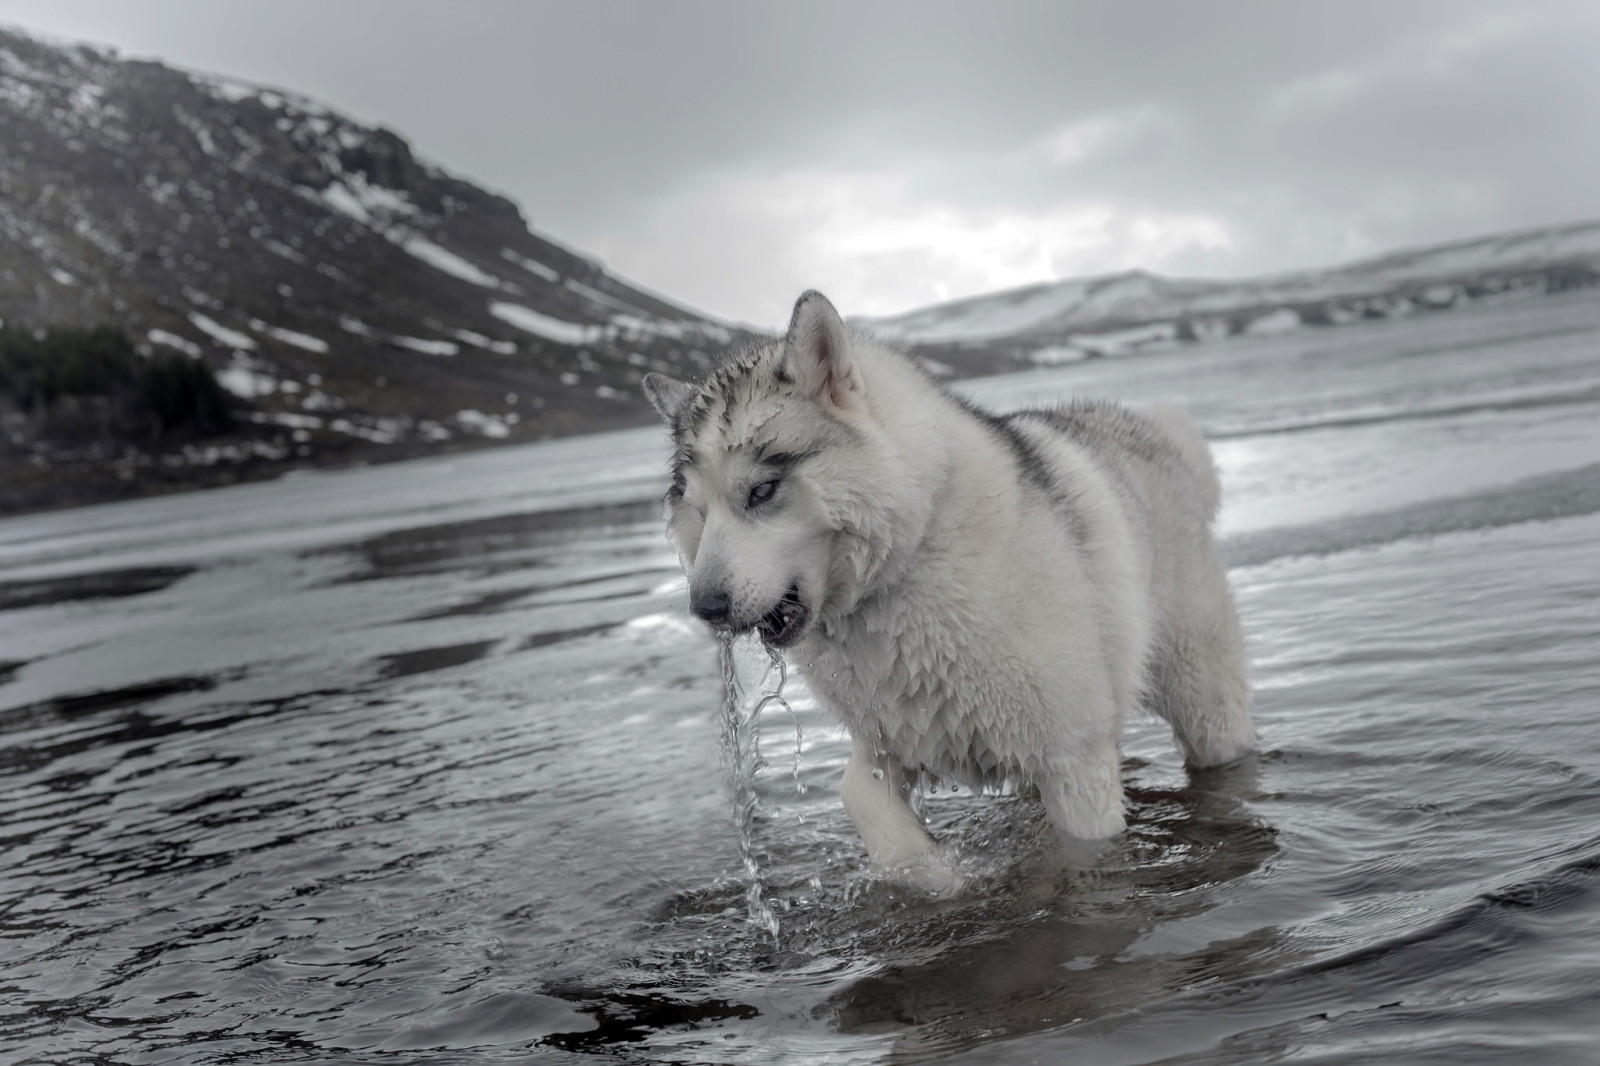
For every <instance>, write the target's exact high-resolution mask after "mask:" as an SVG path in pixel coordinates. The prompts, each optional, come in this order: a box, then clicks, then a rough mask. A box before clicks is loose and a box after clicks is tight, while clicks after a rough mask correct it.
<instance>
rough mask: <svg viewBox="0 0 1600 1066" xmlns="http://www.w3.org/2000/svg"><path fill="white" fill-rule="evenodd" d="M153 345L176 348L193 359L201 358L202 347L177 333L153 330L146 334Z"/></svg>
mask: <svg viewBox="0 0 1600 1066" xmlns="http://www.w3.org/2000/svg"><path fill="white" fill-rule="evenodd" d="M145 336H146V337H148V338H149V340H150V343H152V344H162V345H165V346H166V347H168V348H176V349H177V350H178V351H180V352H182V353H183V354H184V355H187V356H189V357H190V358H191V359H198V358H200V346H199V345H198V344H196V343H195V342H194V341H192V340H190V339H189V338H187V337H180V336H178V335H177V334H176V333H168V332H167V331H166V330H164V329H153V330H151V331H150V332H148V333H146V334H145Z"/></svg>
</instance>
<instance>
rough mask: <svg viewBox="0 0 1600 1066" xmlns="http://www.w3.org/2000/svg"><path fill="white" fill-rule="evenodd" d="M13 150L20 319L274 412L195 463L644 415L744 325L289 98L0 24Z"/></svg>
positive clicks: (2, 240)
mask: <svg viewBox="0 0 1600 1066" xmlns="http://www.w3.org/2000/svg"><path fill="white" fill-rule="evenodd" d="M0 146H3V151H0V321H3V323H4V328H8V329H12V330H18V329H23V330H28V331H30V332H31V331H36V330H38V329H42V328H46V327H60V326H67V327H85V328H86V327H94V326H101V325H113V326H117V327H120V328H122V329H123V330H125V331H126V332H127V333H128V335H129V336H130V338H131V339H132V340H133V341H134V342H135V344H136V345H137V346H139V347H140V348H141V349H142V350H144V351H145V352H146V353H147V354H151V355H154V354H158V353H162V352H167V353H182V354H184V355H186V356H190V357H193V358H196V359H199V360H203V361H204V362H205V363H207V364H209V365H210V366H211V367H212V369H213V370H214V371H215V372H216V375H217V378H218V380H219V381H220V382H221V383H222V385H223V386H224V387H225V388H226V389H228V390H229V391H230V392H231V393H233V394H234V395H235V397H236V398H237V400H238V401H239V404H240V406H241V408H242V412H241V413H242V422H243V423H244V424H246V425H253V426H255V427H258V428H257V431H256V432H255V433H254V434H253V435H250V437H249V439H248V440H247V441H244V442H242V443H239V442H236V443H234V444H229V445H225V446H223V447H221V448H220V450H219V448H217V447H214V446H207V447H198V446H194V447H191V448H189V450H188V451H187V452H186V453H185V454H187V455H188V456H189V461H192V462H199V463H205V462H206V461H207V460H208V459H209V461H210V462H213V463H214V462H219V461H220V462H226V461H228V460H229V458H230V457H231V458H234V459H238V458H241V457H247V456H254V457H257V458H261V457H265V458H269V459H270V458H286V459H293V458H295V457H297V456H298V457H308V456H310V457H314V456H316V455H318V454H320V453H323V452H327V451H329V450H332V451H334V452H338V451H340V450H341V449H346V448H348V446H351V445H356V446H372V445H383V446H396V447H398V448H399V449H400V450H412V449H414V448H420V447H427V446H430V445H439V444H441V443H444V442H456V441H462V440H468V441H470V440H497V439H517V438H525V437H533V436H545V435H551V434H561V433H570V432H575V431H580V430H585V429H596V428H604V427H607V426H613V425H621V424H627V423H634V422H638V421H640V420H641V419H642V418H644V417H645V412H646V410H647V408H646V406H645V404H644V401H643V399H642V397H641V396H640V395H639V393H638V390H637V384H638V381H639V379H640V377H642V375H643V374H644V372H645V371H646V370H649V369H652V368H656V369H663V370H673V371H677V372H680V373H683V372H691V373H692V372H694V371H695V369H696V368H697V367H703V366H706V365H709V363H710V361H711V357H712V353H714V352H716V351H717V350H719V349H720V348H722V347H723V346H724V345H726V344H727V343H729V342H730V341H732V340H735V339H736V338H737V336H738V332H737V331H736V330H733V329H730V328H729V327H727V326H725V325H723V324H721V323H717V322H714V321H711V320H709V319H707V318H706V317H704V316H702V315H698V314H696V313H695V312H693V311H690V310H688V309H686V308H684V307H681V306H679V305H677V304H674V303H672V302H670V301H669V300H666V299H663V298H661V297H659V296H655V295H653V294H650V293H647V292H644V291H641V290H639V289H638V288H635V287H633V286H631V285H629V284H627V283H626V282H624V281H621V280H619V279H618V278H616V277H614V276H612V275H611V274H609V273H608V272H607V271H606V270H605V269H604V268H603V267H602V266H601V265H600V264H598V263H596V262H595V261H593V260H592V259H588V258H586V257H585V256H583V255H582V254H580V253H578V252H575V251H573V250H571V249H568V248H564V247H562V246H561V245H559V244H557V243H555V242H553V241H551V240H549V239H546V238H544V237H541V236H540V235H539V234H538V233H537V232H535V231H534V230H532V229H531V228H530V227H529V225H528V223H527V221H526V220H525V219H524V218H523V217H522V215H521V213H520V212H519V210H518V208H517V206H516V205H515V204H513V203H512V202H510V201H509V200H507V199H505V198H504V197H501V196H497V195H495V194H493V193H490V192H486V191H485V190H483V189H481V188H479V187H477V186H475V185H473V184H471V183H470V182H467V181H465V180H462V179H460V178H457V177H454V176H452V175H451V174H449V173H447V172H445V171H444V170H442V169H440V168H439V167H436V166H434V165H432V164H430V163H428V162H427V161H425V160H422V159H419V158H417V157H416V156H415V155H414V154H413V153H412V151H411V149H410V148H409V147H408V145H407V144H406V142H405V141H404V140H403V139H401V138H400V137H399V136H397V135H395V134H394V133H391V132H389V131H388V130H384V129H377V128H373V127H371V126H366V125H363V124H361V123H358V122H355V121H353V120H351V119H349V118H347V117H345V116H343V115H340V114H338V113H337V112H335V111H332V110H330V109H329V108H327V107H324V106H322V105H321V104H318V103H317V102H315V101H312V100H309V99H306V98H304V97H301V96H296V95H294V94H292V93H287V92H280V91H276V90H270V89H264V88H260V87H257V86H252V85H245V84H240V83H236V82H230V81H225V80H219V79H216V78H211V77H206V76H200V75H196V74H192V73H187V72H184V71H181V70H174V69H172V68H170V67H167V66H164V65H162V64H160V63H154V62H135V61H125V60H122V59H119V58H117V57H116V56H115V55H114V54H111V53H108V52H105V51H101V50H97V49H93V48H87V47H75V46H70V45H59V44H55V43H51V42H45V41H41V40H39V39H36V38H34V37H33V36H31V35H28V34H25V33H23V32H20V31H13V30H7V29H5V28H0ZM12 414H13V418H12V420H11V429H12V430H13V432H12V434H11V440H12V444H13V446H20V445H19V441H20V440H21V431H19V430H18V429H17V426H18V425H20V424H21V422H19V419H18V417H16V416H17V412H15V411H13V412H12ZM24 421H25V420H24ZM104 450H105V449H103V448H102V451H104ZM112 450H113V451H115V449H112ZM56 458H57V459H59V458H60V457H59V456H57V457H56ZM122 458H123V459H124V460H126V461H131V462H135V463H137V460H135V459H129V458H128V456H127V455H123V457H122Z"/></svg>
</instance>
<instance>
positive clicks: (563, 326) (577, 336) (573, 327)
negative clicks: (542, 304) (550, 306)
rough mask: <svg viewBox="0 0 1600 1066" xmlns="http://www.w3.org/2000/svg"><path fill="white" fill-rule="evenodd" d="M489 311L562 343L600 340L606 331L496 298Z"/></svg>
mask: <svg viewBox="0 0 1600 1066" xmlns="http://www.w3.org/2000/svg"><path fill="white" fill-rule="evenodd" d="M489 313H490V314H491V315H493V316H494V317H496V318H498V319H499V320H500V321H502V322H505V323H508V324H510V325H513V326H516V327H517V328H518V329H520V330H526V331H527V332H529V333H532V334H534V335H535V336H539V337H543V338H545V339H546V340H552V341H556V342H558V343H560V344H590V343H593V342H594V341H596V340H598V339H599V338H600V336H601V335H602V333H603V332H604V331H603V330H602V329H601V327H599V326H589V325H584V324H582V323H579V322H568V321H566V320H565V319H560V318H552V317H551V316H549V315H546V314H541V313H540V312H538V311H535V310H533V309H532V308H530V307H523V306H522V305H521V304H513V303H506V302H505V301H503V300H496V301H495V302H494V303H491V304H490V305H489Z"/></svg>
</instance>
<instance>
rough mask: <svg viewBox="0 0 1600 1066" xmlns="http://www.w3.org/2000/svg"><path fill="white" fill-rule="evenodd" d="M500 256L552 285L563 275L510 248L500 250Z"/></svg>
mask: <svg viewBox="0 0 1600 1066" xmlns="http://www.w3.org/2000/svg"><path fill="white" fill-rule="evenodd" d="M500 255H501V256H502V257H503V258H505V259H506V260H508V261H510V262H512V263H515V264H517V266H519V267H521V268H522V269H523V270H526V271H527V272H528V273H530V274H535V275H538V276H539V277H541V278H543V279H544V280H546V281H548V282H551V283H552V284H553V283H555V282H558V281H560V280H561V275H560V274H559V273H557V272H556V271H555V270H553V269H551V268H550V267H547V266H545V265H544V264H543V263H541V262H539V261H538V260H537V259H529V258H528V257H527V256H525V255H518V254H517V253H516V252H513V251H512V250H511V249H510V248H502V249H500Z"/></svg>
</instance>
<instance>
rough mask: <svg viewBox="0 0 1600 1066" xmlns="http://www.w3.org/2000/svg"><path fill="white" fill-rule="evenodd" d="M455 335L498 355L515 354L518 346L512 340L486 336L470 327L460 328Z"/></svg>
mask: <svg viewBox="0 0 1600 1066" xmlns="http://www.w3.org/2000/svg"><path fill="white" fill-rule="evenodd" d="M455 336H456V337H457V338H458V339H460V340H463V341H465V342H466V343H468V344H470V345H472V346H473V347H475V348H483V349H486V350H487V351H491V352H494V353H495V354H496V355H515V354H516V352H517V346H516V345H515V344H513V343H512V342H511V341H497V340H495V339H494V338H492V337H485V336H484V335H483V334H481V333H474V332H473V331H472V330H470V329H458V330H456V332H455Z"/></svg>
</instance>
